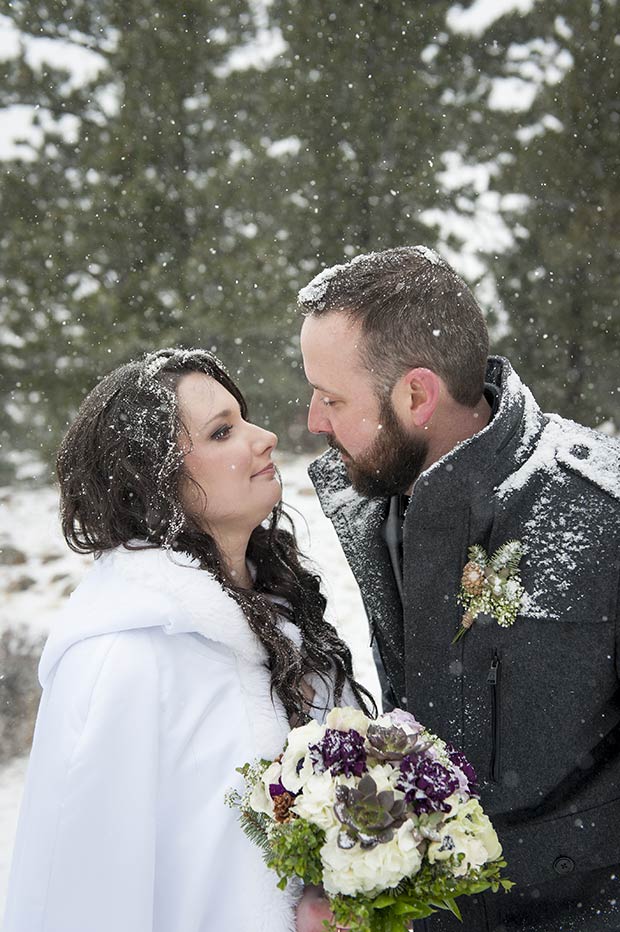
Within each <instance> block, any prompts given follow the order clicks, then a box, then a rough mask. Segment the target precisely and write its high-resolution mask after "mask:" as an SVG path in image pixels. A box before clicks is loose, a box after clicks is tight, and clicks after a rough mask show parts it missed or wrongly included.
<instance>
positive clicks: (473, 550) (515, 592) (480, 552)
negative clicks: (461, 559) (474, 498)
mask: <svg viewBox="0 0 620 932" xmlns="http://www.w3.org/2000/svg"><path fill="white" fill-rule="evenodd" d="M525 551H526V547H525V546H524V545H523V544H522V543H521V541H519V540H509V541H508V542H507V543H505V544H503V545H502V546H501V547H500V548H499V549H498V550H496V551H495V553H494V554H493V556H492V557H490V556H489V555H488V553H487V552H486V550H485V549H484V547H480V546H479V545H478V544H475V545H474V546H473V547H470V548H469V551H468V556H469V562H468V563H466V564H465V567H464V569H463V575H462V577H461V588H460V590H459V594H458V601H459V603H460V604H461V605H462V606H463V607H464V608H465V614H464V615H463V618H462V620H461V625H460V627H459V630H458V631H457V633H456V635H455V636H454V638H453V640H452V643H453V644H455V643H456V641H458V640H459V638H462V637H463V635H464V634H466V633H467V632H468V631H469V629H470V628H471V626H472V625H473V623H474V621H475V620H476V618H477V617H478V615H489V616H491V617H492V618H494V619H495V621H496V622H497V623H498V624H499V625H501V626H502V628H509V627H510V625H512V624H514V622H515V620H516V617H517V615H518V614H519V612H520V611H521V610H522V608H523V607H524V605H525V600H526V598H527V593H526V591H525V589H524V588H523V585H522V583H521V574H520V572H519V563H520V562H521V558H522V557H523V555H524V553H525Z"/></svg>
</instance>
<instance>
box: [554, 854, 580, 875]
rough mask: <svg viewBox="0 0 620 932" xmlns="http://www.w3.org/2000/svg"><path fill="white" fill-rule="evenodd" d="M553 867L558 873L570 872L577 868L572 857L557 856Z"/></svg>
mask: <svg viewBox="0 0 620 932" xmlns="http://www.w3.org/2000/svg"><path fill="white" fill-rule="evenodd" d="M553 869H554V871H555V872H556V874H570V872H571V871H573V870H575V862H574V861H573V859H572V858H565V857H562V858H556V859H555V861H554V862H553Z"/></svg>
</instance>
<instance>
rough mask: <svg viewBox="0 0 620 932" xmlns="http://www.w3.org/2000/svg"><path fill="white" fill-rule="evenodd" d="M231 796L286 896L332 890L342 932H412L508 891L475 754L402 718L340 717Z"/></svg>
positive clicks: (246, 770)
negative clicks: (294, 884) (462, 904)
mask: <svg viewBox="0 0 620 932" xmlns="http://www.w3.org/2000/svg"><path fill="white" fill-rule="evenodd" d="M239 772H240V773H241V774H242V775H243V778H244V783H245V789H244V791H243V793H239V792H237V791H233V792H231V793H230V794H229V796H228V801H229V803H230V804H231V805H233V806H235V807H236V808H238V809H239V812H240V820H241V825H242V827H243V829H244V830H245V832H246V833H247V835H248V836H249V837H250V838H251V839H252V840H253V841H255V842H256V843H257V844H259V845H260V846H261V847H262V849H263V851H264V855H265V858H266V861H267V864H268V866H269V867H270V868H272V869H273V870H275V871H276V872H277V874H278V876H279V877H280V886H281V887H283V888H284V887H285V886H286V884H287V883H288V882H289V881H290V880H293V879H294V878H299V879H301V880H302V881H303V882H304V883H306V884H312V885H322V886H323V888H324V890H325V893H326V895H327V897H328V899H329V901H330V906H331V909H332V912H333V915H334V925H333V926H332V928H335V927H336V925H338V926H348V927H349V928H350V929H351V930H353V932H404V930H406V929H407V928H408V927H409V926H410V923H411V922H412V921H413V920H415V919H422V918H424V917H425V916H428V915H430V914H431V913H433V912H435V911H436V910H438V909H447V910H450V911H451V912H452V913H454V914H455V915H456V916H457V917H459V918H460V912H459V908H458V905H457V903H456V900H457V898H458V897H460V896H465V895H471V894H476V893H481V892H483V891H484V890H488V889H491V890H493V891H498V890H500V889H504V890H508V889H510V887H511V886H512V883H511V882H510V881H509V880H507V879H506V878H504V877H502V876H501V871H502V868H504V867H505V866H506V863H505V861H504V860H503V859H502V857H501V853H502V849H501V845H500V843H499V841H498V838H497V835H496V833H495V830H494V829H493V826H492V824H491V822H490V820H489V818H488V817H487V816H486V815H485V813H484V811H483V809H482V807H481V805H480V802H479V799H478V795H477V792H476V774H475V772H474V769H473V767H472V766H471V764H470V763H469V762H468V761H467V759H466V758H465V757H464V755H463V754H461V753H460V752H459V751H458V750H456V749H455V748H453V747H452V746H450V745H448V744H446V743H445V742H444V741H442V740H441V739H440V738H438V737H436V736H435V735H433V734H431V733H430V732H428V731H427V730H426V729H425V728H424V727H423V726H422V725H421V724H420V723H419V722H417V721H416V719H415V718H414V717H413V715H411V714H409V713H408V712H404V711H403V710H401V709H395V710H394V711H392V712H390V713H387V714H386V715H382V716H380V717H379V718H378V719H376V720H373V719H370V718H368V717H367V716H366V715H364V713H362V712H361V711H359V710H357V709H353V708H346V707H345V708H337V709H333V710H332V711H331V712H330V713H329V714H328V716H327V719H326V721H325V723H324V724H319V723H318V722H316V721H311V722H309V723H308V724H307V725H303V726H301V727H299V728H294V729H293V730H292V731H291V732H290V734H289V736H288V739H287V742H286V746H285V748H284V750H283V752H282V754H281V755H280V756H279V757H278V758H277V759H276V760H275V761H265V760H263V761H258V762H255V763H253V764H245V765H244V766H243V767H240V768H239Z"/></svg>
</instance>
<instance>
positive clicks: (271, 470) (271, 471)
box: [250, 463, 276, 479]
mask: <svg viewBox="0 0 620 932" xmlns="http://www.w3.org/2000/svg"><path fill="white" fill-rule="evenodd" d="M275 474H276V467H275V466H274V465H273V463H268V464H267V465H266V466H265V467H264V469H261V470H260V472H255V473H254V475H253V476H250V479H256V477H257V476H275Z"/></svg>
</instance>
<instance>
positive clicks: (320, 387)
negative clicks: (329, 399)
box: [308, 381, 338, 395]
mask: <svg viewBox="0 0 620 932" xmlns="http://www.w3.org/2000/svg"><path fill="white" fill-rule="evenodd" d="M308 384H309V385H310V387H311V388H316V390H317V392H323V393H324V394H325V395H337V394H338V392H332V391H330V389H329V388H323V386H322V385H315V384H314V382H310V381H309V382H308Z"/></svg>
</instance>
